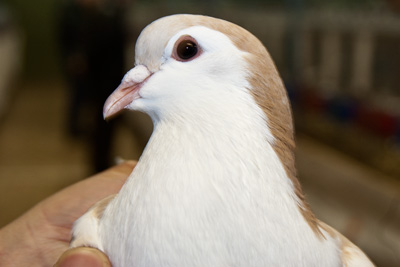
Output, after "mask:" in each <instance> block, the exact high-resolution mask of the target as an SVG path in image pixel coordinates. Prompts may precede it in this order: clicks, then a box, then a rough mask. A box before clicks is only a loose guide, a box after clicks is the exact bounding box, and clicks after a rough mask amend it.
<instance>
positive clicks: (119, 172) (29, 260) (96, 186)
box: [0, 161, 136, 267]
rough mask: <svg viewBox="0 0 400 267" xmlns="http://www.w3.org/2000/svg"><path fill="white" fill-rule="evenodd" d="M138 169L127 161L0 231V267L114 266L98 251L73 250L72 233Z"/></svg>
mask: <svg viewBox="0 0 400 267" xmlns="http://www.w3.org/2000/svg"><path fill="white" fill-rule="evenodd" d="M135 165H136V162H134V161H127V162H124V163H122V164H120V165H118V166H115V167H112V168H110V169H108V170H106V171H104V172H101V173H99V174H96V175H94V176H92V177H90V178H88V179H85V180H82V181H80V182H78V183H76V184H73V185H71V186H69V187H67V188H65V189H63V190H61V191H59V192H57V193H56V194H54V195H52V196H50V197H48V198H46V199H45V200H43V201H41V202H40V203H38V204H37V205H35V206H34V207H33V208H31V209H30V210H29V211H27V212H26V213H25V214H23V215H22V216H21V217H19V218H18V219H16V220H15V221H13V222H11V223H10V224H8V225H6V226H5V227H3V228H2V229H0V266H1V267H5V266H54V264H55V263H56V262H57V264H56V266H59V267H60V266H61V267H65V266H88V267H91V266H93V267H94V266H111V264H110V263H109V261H108V259H107V257H106V256H105V255H104V254H102V253H101V252H100V251H98V250H96V249H92V248H78V249H73V250H69V249H68V247H69V242H70V240H71V229H72V225H73V223H74V222H75V220H76V219H78V218H79V217H80V216H81V215H83V214H84V213H85V212H86V211H87V210H88V209H89V208H90V207H91V206H92V205H93V204H94V203H96V202H97V201H99V200H101V199H103V198H105V197H107V196H108V195H111V194H115V193H118V192H119V190H120V188H121V187H122V185H123V184H124V182H125V180H126V179H127V178H128V176H129V174H130V173H131V172H132V169H133V168H134V167H135Z"/></svg>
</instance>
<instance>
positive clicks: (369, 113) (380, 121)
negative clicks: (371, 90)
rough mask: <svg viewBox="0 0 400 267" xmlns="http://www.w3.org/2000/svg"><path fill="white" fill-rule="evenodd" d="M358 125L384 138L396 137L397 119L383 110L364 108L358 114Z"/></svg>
mask: <svg viewBox="0 0 400 267" xmlns="http://www.w3.org/2000/svg"><path fill="white" fill-rule="evenodd" d="M356 122H357V124H358V125H359V126H360V127H362V128H364V129H366V130H368V131H370V132H373V133H374V134H377V135H379V136H382V137H385V138H386V137H391V136H395V135H396V131H397V117H396V116H394V115H392V114H388V113H386V112H384V111H381V110H376V109H373V108H369V107H367V106H362V107H360V109H359V110H358V112H357V118H356Z"/></svg>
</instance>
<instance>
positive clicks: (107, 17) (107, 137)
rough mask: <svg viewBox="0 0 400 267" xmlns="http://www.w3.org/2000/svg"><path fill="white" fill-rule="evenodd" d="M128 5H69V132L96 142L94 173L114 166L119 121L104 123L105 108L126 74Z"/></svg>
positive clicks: (97, 1)
mask: <svg viewBox="0 0 400 267" xmlns="http://www.w3.org/2000/svg"><path fill="white" fill-rule="evenodd" d="M125 7H126V3H125V1H123V0H120V1H118V0H67V1H64V3H63V6H62V9H61V16H60V19H61V21H60V35H61V36H60V37H61V38H60V45H61V49H62V56H63V63H64V64H63V65H64V70H65V73H66V78H67V80H68V86H69V91H70V105H69V107H68V125H67V126H68V132H69V134H70V135H71V136H73V137H84V138H86V139H87V140H89V142H90V150H91V155H90V158H91V160H92V161H93V171H94V172H99V171H102V170H104V169H106V168H107V167H109V166H110V165H111V164H112V162H113V160H112V156H111V148H112V137H113V132H114V128H115V123H116V121H115V120H113V121H111V122H108V123H106V122H104V120H103V118H102V110H103V104H104V102H105V100H106V98H107V97H108V95H110V93H111V92H112V91H113V90H114V89H115V88H116V87H117V86H118V84H119V83H120V81H121V79H122V76H123V74H124V44H125V25H124V9H125Z"/></svg>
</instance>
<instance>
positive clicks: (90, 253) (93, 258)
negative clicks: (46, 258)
mask: <svg viewBox="0 0 400 267" xmlns="http://www.w3.org/2000/svg"><path fill="white" fill-rule="evenodd" d="M81 266H82V267H83V266H84V267H111V263H110V261H109V260H108V258H107V256H106V255H105V254H104V253H103V252H101V251H100V250H98V249H95V248H89V247H79V248H73V249H69V250H67V251H65V252H64V253H63V254H62V255H61V257H60V258H59V260H58V261H57V263H56V264H55V265H54V267H81Z"/></svg>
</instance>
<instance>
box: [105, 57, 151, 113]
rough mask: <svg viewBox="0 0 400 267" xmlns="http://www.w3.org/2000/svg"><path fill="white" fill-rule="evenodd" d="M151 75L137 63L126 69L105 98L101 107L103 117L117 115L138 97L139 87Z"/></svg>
mask: <svg viewBox="0 0 400 267" xmlns="http://www.w3.org/2000/svg"><path fill="white" fill-rule="evenodd" d="M151 75H152V73H151V72H150V71H149V70H148V69H147V68H146V67H145V66H143V65H138V66H136V67H135V68H133V69H131V70H130V71H128V72H127V73H126V74H125V76H124V78H123V79H122V82H121V84H120V85H119V86H118V87H117V89H115V91H114V92H113V93H112V94H111V95H110V96H109V97H108V98H107V100H106V102H105V104H104V109H103V117H104V119H109V118H111V117H113V116H115V115H117V114H118V113H119V112H120V111H122V110H123V109H124V108H127V107H128V106H129V104H131V103H132V102H133V101H134V100H136V99H138V98H140V94H139V89H140V88H141V87H142V86H143V84H144V82H145V81H146V80H147V79H148V78H149V77H150V76H151Z"/></svg>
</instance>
